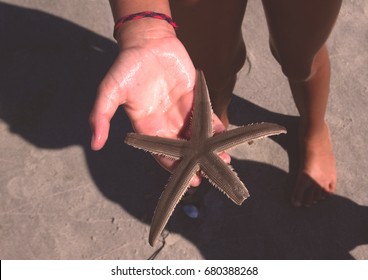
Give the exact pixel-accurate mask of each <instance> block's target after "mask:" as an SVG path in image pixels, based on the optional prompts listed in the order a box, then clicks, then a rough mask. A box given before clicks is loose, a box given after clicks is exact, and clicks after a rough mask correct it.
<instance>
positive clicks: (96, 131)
mask: <svg viewBox="0 0 368 280" xmlns="http://www.w3.org/2000/svg"><path fill="white" fill-rule="evenodd" d="M118 90H119V89H118V87H116V86H113V87H109V86H107V85H106V83H104V81H103V82H102V83H101V85H100V87H99V89H98V91H97V97H96V101H95V104H94V106H93V109H92V111H91V114H90V117H89V123H90V127H91V130H92V139H91V148H92V150H94V151H98V150H100V149H101V148H102V147H103V146H104V145H105V143H106V140H107V138H108V135H109V130H110V121H111V119H112V117H113V116H114V114H115V112H116V110H117V108H118V106H119V105H120V104H122V103H123V102H121V99H120V98H118V96H119V95H121V93H119V94H118V93H117V92H118Z"/></svg>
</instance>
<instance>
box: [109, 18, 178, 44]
mask: <svg viewBox="0 0 368 280" xmlns="http://www.w3.org/2000/svg"><path fill="white" fill-rule="evenodd" d="M114 35H115V39H116V41H117V43H118V45H119V48H120V49H126V48H131V47H135V46H142V45H143V44H144V43H145V42H147V40H157V39H164V38H169V37H176V33H175V29H174V27H173V26H172V25H170V24H169V23H168V22H166V21H165V20H161V19H156V18H151V17H147V18H141V19H139V20H131V21H128V22H124V23H123V24H122V25H121V26H120V27H119V28H118V29H117V30H116V31H115V34H114Z"/></svg>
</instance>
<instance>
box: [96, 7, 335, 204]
mask: <svg viewBox="0 0 368 280" xmlns="http://www.w3.org/2000/svg"><path fill="white" fill-rule="evenodd" d="M262 3H263V6H264V10H265V15H266V19H267V23H268V27H269V32H270V46H271V51H272V54H273V55H274V57H275V59H276V60H277V61H278V62H279V63H280V66H281V69H282V71H283V73H284V75H285V76H286V78H287V79H288V80H289V84H290V89H291V92H292V96H293V98H294V101H295V104H296V107H297V108H298V111H299V113H300V116H301V123H300V137H299V138H300V139H299V145H300V152H301V162H300V168H299V175H298V178H297V180H296V182H295V184H294V191H293V193H292V197H291V203H292V204H293V205H294V206H311V205H312V204H314V203H316V202H318V201H319V200H321V199H323V198H324V197H325V196H326V195H327V194H330V193H333V192H334V191H335V189H336V163H335V157H334V154H333V151H332V143H331V139H330V134H329V129H328V125H327V123H326V121H325V113H326V107H327V100H328V95H329V83H330V64H329V58H328V52H327V48H326V47H325V42H326V40H327V38H328V36H329V34H330V32H331V30H332V28H333V25H334V23H335V20H336V18H337V15H338V12H339V9H340V6H341V0H326V1H319V0H263V1H262ZM110 4H111V7H112V11H113V15H114V18H115V20H117V19H118V18H120V17H122V16H126V15H128V14H131V13H136V12H141V11H146V10H151V11H156V12H161V13H165V14H167V15H169V16H171V15H173V17H174V20H175V21H177V22H178V24H179V26H180V28H179V29H178V32H177V34H175V31H174V29H173V28H172V26H170V25H169V24H168V23H167V22H165V21H162V20H157V19H141V20H136V21H131V22H127V23H124V24H123V26H121V28H119V30H118V32H117V36H116V38H117V42H118V45H119V49H120V52H119V56H118V57H117V59H116V61H115V63H114V64H113V66H112V67H111V69H110V70H109V71H108V73H107V74H106V76H105V78H104V79H103V81H102V82H101V85H100V87H99V90H98V93H97V99H96V103H95V106H94V108H93V110H92V113H91V118H90V123H91V127H92V131H93V137H92V142H91V146H92V149H94V150H98V149H101V148H102V147H103V145H104V144H105V142H106V139H107V137H108V130H109V122H110V119H111V118H112V116H113V115H114V113H115V111H116V109H117V107H118V106H120V105H124V108H125V110H126V112H127V114H128V116H129V119H130V120H131V122H132V125H133V127H134V129H135V131H136V132H139V133H142V134H147V135H159V136H164V137H169V138H178V137H186V138H188V137H189V136H190V135H189V130H188V116H189V115H190V112H191V108H192V104H193V87H194V83H195V67H197V68H201V69H203V70H204V72H205V75H206V78H207V84H208V87H209V91H210V96H211V101H212V105H213V109H214V112H215V113H216V114H217V115H218V116H219V117H220V119H221V121H220V119H219V118H217V117H216V115H213V121H214V130H215V133H218V132H221V131H223V130H225V129H226V128H225V127H226V126H227V125H228V123H229V119H228V114H227V106H228V104H229V102H230V99H231V95H232V92H233V88H234V85H235V81H236V73H237V72H238V71H239V70H240V69H241V67H242V65H243V63H244V61H245V55H246V50H245V45H244V42H243V38H242V30H241V28H240V27H241V24H242V19H243V16H244V11H245V7H246V4H247V1H246V0H242V1H222V0H190V1H189V0H182V1H170V4H171V7H170V5H169V1H168V0H157V1H148V0H137V1H128V0H111V1H110ZM170 8H171V9H170ZM224 11H226V13H224ZM203 15H206V16H203ZM218 18H222V19H223V20H222V21H218V20H217V19H218ZM211 30H212V31H213V30H215V31H216V32H209V31H211ZM177 36H178V37H179V39H180V40H179V39H178V38H177ZM219 38H221V44H220V43H219ZM184 46H185V47H184ZM188 53H189V54H190V55H189V54H188ZM194 66H195V67H194ZM270 98H271V97H270ZM244 122H245V123H246V120H244ZM221 157H222V159H223V160H224V161H225V162H227V163H229V162H230V157H229V155H228V154H226V153H222V154H221ZM157 159H158V161H159V163H160V164H161V165H162V166H163V167H164V168H166V169H168V170H171V171H172V170H173V169H174V167H175V162H173V161H171V160H167V159H163V158H161V157H159V158H157ZM305 175H308V176H309V177H310V178H312V179H313V180H314V181H315V182H316V184H313V185H310V184H309V181H308V180H305V179H304V178H305ZM199 183H200V176H196V177H194V179H193V181H192V182H191V185H193V186H198V185H199Z"/></svg>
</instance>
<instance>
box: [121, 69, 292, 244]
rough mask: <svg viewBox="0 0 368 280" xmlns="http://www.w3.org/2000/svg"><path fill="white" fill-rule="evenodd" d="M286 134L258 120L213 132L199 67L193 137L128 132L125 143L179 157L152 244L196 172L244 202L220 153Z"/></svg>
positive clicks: (161, 202)
mask: <svg viewBox="0 0 368 280" xmlns="http://www.w3.org/2000/svg"><path fill="white" fill-rule="evenodd" d="M280 133H286V129H285V128H284V127H282V126H279V125H277V124H273V123H258V124H251V125H247V126H242V127H238V128H235V129H232V130H228V131H224V132H222V133H220V134H216V135H214V134H213V128H212V108H211V103H210V98H209V94H208V89H207V85H206V81H205V78H204V75H203V72H202V71H200V70H197V77H196V85H195V89H194V105H193V112H192V120H191V138H190V140H184V139H171V138H163V137H159V136H150V135H143V134H138V133H128V135H127V137H126V139H125V143H127V144H129V145H131V146H133V147H135V148H139V149H143V150H146V151H149V152H150V153H152V154H157V155H163V156H166V157H169V158H172V159H180V162H179V164H178V166H177V167H176V168H175V170H174V172H173V174H172V176H171V178H170V180H169V182H168V184H167V185H166V187H165V189H164V191H163V192H162V194H161V197H160V198H159V201H158V203H157V206H156V210H155V212H154V214H153V218H152V223H151V229H150V234H149V243H150V245H151V246H154V245H155V244H156V242H157V240H158V237H159V236H160V235H161V233H162V231H163V230H164V228H165V226H166V223H167V222H168V220H169V218H170V216H171V214H172V212H173V211H174V209H175V207H176V205H177V204H178V203H179V201H180V199H181V198H182V197H183V195H184V194H185V192H186V191H187V189H188V188H189V184H190V182H191V180H192V178H193V177H194V175H195V174H196V173H197V172H199V171H200V172H201V174H202V175H203V176H204V177H207V178H208V179H209V181H210V182H211V183H212V184H213V185H214V186H215V187H217V188H218V189H219V190H220V191H222V192H223V193H225V194H226V195H227V196H228V197H229V198H230V199H231V200H232V201H233V202H235V203H236V204H238V205H241V204H242V203H243V201H244V200H245V199H246V198H248V197H249V193H248V190H247V188H246V187H245V186H244V184H243V183H242V181H240V179H239V177H238V176H237V174H236V173H235V172H234V171H233V169H232V167H231V166H230V165H228V164H226V163H225V162H224V161H223V160H222V159H221V158H220V157H219V156H218V153H220V152H222V151H225V150H227V149H229V148H232V147H234V146H237V145H239V144H241V143H244V142H251V141H254V140H257V139H260V138H264V137H267V136H271V135H276V134H280Z"/></svg>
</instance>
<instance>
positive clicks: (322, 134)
mask: <svg viewBox="0 0 368 280" xmlns="http://www.w3.org/2000/svg"><path fill="white" fill-rule="evenodd" d="M300 143H301V152H302V153H301V167H300V171H299V174H298V177H297V180H296V184H295V188H294V191H293V193H292V197H291V203H292V204H293V206H295V207H300V206H307V207H308V206H311V205H312V204H314V203H317V202H318V201H319V200H321V199H324V198H325V197H326V196H327V195H328V194H331V193H333V192H335V190H336V162H335V156H334V154H333V151H332V144H331V138H330V133H329V129H328V126H327V124H326V123H325V124H324V126H323V128H321V130H320V131H319V132H314V133H308V132H307V131H306V129H303V127H301V134H300Z"/></svg>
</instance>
